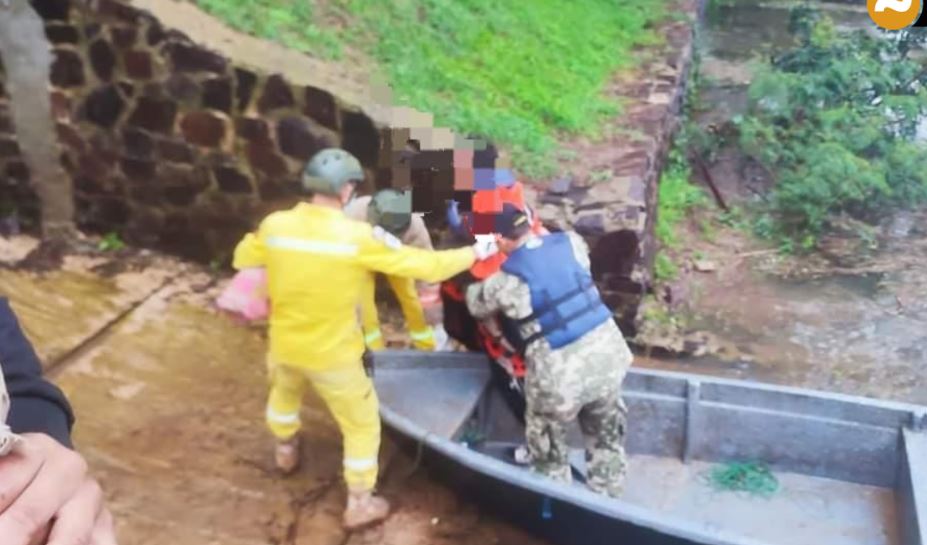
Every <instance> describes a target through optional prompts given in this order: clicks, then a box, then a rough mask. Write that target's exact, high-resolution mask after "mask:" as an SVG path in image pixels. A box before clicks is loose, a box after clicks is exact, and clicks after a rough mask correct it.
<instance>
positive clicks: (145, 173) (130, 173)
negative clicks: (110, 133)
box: [120, 157, 158, 182]
mask: <svg viewBox="0 0 927 545" xmlns="http://www.w3.org/2000/svg"><path fill="white" fill-rule="evenodd" d="M120 166H121V168H122V173H123V174H125V176H126V178H128V179H129V180H130V181H133V182H147V181H149V180H151V179H153V178H154V177H155V174H156V173H157V171H158V167H157V165H156V164H155V162H154V161H150V160H148V159H132V158H130V157H124V158H123V159H122V161H120Z"/></svg>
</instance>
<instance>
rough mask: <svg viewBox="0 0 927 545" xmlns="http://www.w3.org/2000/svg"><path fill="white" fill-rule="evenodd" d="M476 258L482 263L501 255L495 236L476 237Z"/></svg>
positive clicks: (474, 247)
mask: <svg viewBox="0 0 927 545" xmlns="http://www.w3.org/2000/svg"><path fill="white" fill-rule="evenodd" d="M473 251H474V252H475V253H476V258H477V259H479V260H480V261H482V260H484V259H486V258H489V257H492V256H494V255H496V254H497V253H499V246H498V245H497V244H496V237H495V236H493V235H476V244H474V245H473Z"/></svg>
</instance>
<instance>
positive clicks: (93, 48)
mask: <svg viewBox="0 0 927 545" xmlns="http://www.w3.org/2000/svg"><path fill="white" fill-rule="evenodd" d="M88 52H89V56H90V66H92V67H93V71H94V73H95V74H96V75H97V77H98V78H100V80H102V81H110V80H111V79H112V78H113V70H114V69H115V68H116V53H115V52H114V51H113V46H112V45H110V43H109V42H108V41H106V40H104V39H102V38H98V39H96V40H94V41H93V43H91V44H90V47H89V48H88Z"/></svg>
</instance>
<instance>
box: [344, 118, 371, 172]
mask: <svg viewBox="0 0 927 545" xmlns="http://www.w3.org/2000/svg"><path fill="white" fill-rule="evenodd" d="M341 125H342V147H343V148H344V149H345V150H347V151H349V152H351V153H352V154H354V156H355V157H357V158H358V160H360V162H361V163H363V164H364V166H367V167H375V166H376V164H377V157H378V156H379V154H380V131H379V129H377V127H376V125H374V123H373V120H371V119H370V118H369V117H367V116H366V115H365V114H364V113H363V112H359V111H344V112H342V113H341Z"/></svg>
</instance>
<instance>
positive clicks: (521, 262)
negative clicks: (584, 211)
mask: <svg viewBox="0 0 927 545" xmlns="http://www.w3.org/2000/svg"><path fill="white" fill-rule="evenodd" d="M540 241H541V245H540V246H537V247H529V246H528V245H523V246H521V247H520V248H518V249H517V250H515V251H514V252H512V254H511V255H509V257H508V259H506V260H505V263H504V264H503V265H502V270H503V271H505V272H506V273H508V274H512V275H515V276H517V277H518V278H520V279H521V280H522V281H524V282H525V283H526V284H528V287H529V288H530V290H531V308H532V311H533V312H532V313H531V315H530V316H527V317H525V318H521V319H519V320H517V321H516V323H517V324H518V325H519V326H523V325H524V324H526V323H527V322H530V321H532V320H537V321H538V323H539V324H540V326H541V331H540V332H539V333H536V334H534V335H532V336H530V337H528V338H526V339H524V343H525V345H528V344H530V343H532V342H534V341H536V340H538V339H540V338H542V337H543V338H545V339H547V342H548V343H550V347H551V348H553V349H557V348H562V347H564V346H566V345H568V344H570V343H572V342H573V341H575V340H577V339H579V338H580V337H582V336H583V335H585V334H586V333H588V332H590V331H592V330H593V329H595V328H597V327H598V326H600V325H602V324H603V323H605V321H606V320H610V319H611V318H612V312H611V311H610V310H609V309H608V307H606V306H605V304H604V303H602V298H601V297H600V296H599V290H598V289H596V287H595V283H594V282H593V280H592V275H591V274H589V271H587V270H586V269H585V268H583V266H582V265H580V264H579V262H578V261H577V260H576V256H574V255H573V245H572V244H571V243H570V238H569V236H568V235H567V234H566V233H553V234H550V235H545V236H542V237H540Z"/></svg>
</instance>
